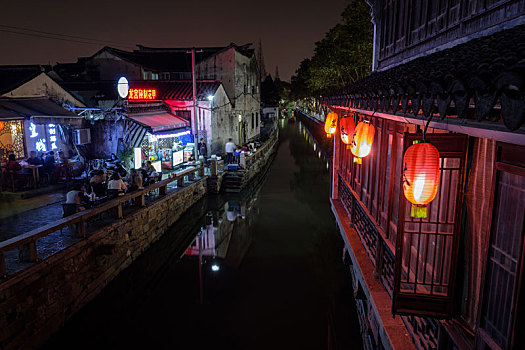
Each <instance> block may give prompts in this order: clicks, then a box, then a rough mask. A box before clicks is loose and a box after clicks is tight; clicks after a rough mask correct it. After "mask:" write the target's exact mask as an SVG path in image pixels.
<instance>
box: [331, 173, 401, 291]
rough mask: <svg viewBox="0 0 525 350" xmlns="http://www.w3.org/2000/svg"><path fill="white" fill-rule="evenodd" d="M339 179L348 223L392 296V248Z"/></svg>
mask: <svg viewBox="0 0 525 350" xmlns="http://www.w3.org/2000/svg"><path fill="white" fill-rule="evenodd" d="M338 178H339V197H340V199H341V202H342V203H343V205H344V207H345V208H346V211H347V212H348V215H349V216H350V221H351V223H352V224H353V225H354V228H355V230H356V231H357V234H358V235H359V238H360V240H361V242H362V243H363V246H364V247H365V249H366V251H367V253H368V256H369V257H370V260H372V262H373V263H374V265H375V275H376V278H378V279H379V280H380V281H381V283H382V284H383V285H384V286H385V289H386V290H387V292H388V294H390V296H392V293H393V290H394V265H395V255H394V251H395V250H394V246H393V245H392V243H391V242H390V241H389V240H388V239H387V238H386V236H385V235H384V233H383V232H381V230H380V229H378V227H379V225H377V223H375V222H374V220H373V219H372V216H371V215H370V213H369V212H368V208H367V207H366V206H365V205H364V204H363V203H362V202H361V201H360V200H359V197H358V196H357V194H356V193H355V192H354V190H353V189H352V188H351V187H350V186H349V185H348V184H347V183H346V181H345V180H344V179H343V178H342V177H341V176H338Z"/></svg>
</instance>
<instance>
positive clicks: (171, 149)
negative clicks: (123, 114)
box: [128, 111, 194, 172]
mask: <svg viewBox="0 0 525 350" xmlns="http://www.w3.org/2000/svg"><path fill="white" fill-rule="evenodd" d="M128 118H129V119H130V120H132V121H133V123H135V124H136V125H137V126H140V127H141V128H142V130H139V131H137V132H138V133H141V134H142V135H143V136H142V140H141V141H140V142H136V143H135V146H134V147H133V158H134V159H133V166H134V168H136V169H138V168H140V167H141V166H142V164H143V162H145V161H148V160H149V161H151V163H152V165H153V167H154V168H155V169H156V170H157V171H159V172H160V171H162V169H164V170H172V169H174V168H175V167H177V166H180V165H181V164H182V163H185V162H187V161H188V160H189V159H190V156H191V155H192V153H193V150H194V143H193V136H192V135H191V129H190V125H189V122H188V121H186V120H184V119H182V118H180V117H178V116H176V115H173V114H171V113H168V112H166V111H155V112H146V113H140V114H129V115H128Z"/></svg>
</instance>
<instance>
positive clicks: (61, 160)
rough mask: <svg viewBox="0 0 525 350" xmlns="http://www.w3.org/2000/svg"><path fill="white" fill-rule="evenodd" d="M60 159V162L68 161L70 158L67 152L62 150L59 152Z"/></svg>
mask: <svg viewBox="0 0 525 350" xmlns="http://www.w3.org/2000/svg"><path fill="white" fill-rule="evenodd" d="M58 159H59V160H60V163H67V162H68V159H67V157H66V155H65V153H64V152H62V151H59V152H58Z"/></svg>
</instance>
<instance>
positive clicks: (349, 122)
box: [339, 117, 355, 149]
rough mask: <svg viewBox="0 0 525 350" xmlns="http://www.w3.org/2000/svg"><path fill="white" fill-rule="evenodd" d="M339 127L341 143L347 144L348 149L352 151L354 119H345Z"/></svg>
mask: <svg viewBox="0 0 525 350" xmlns="http://www.w3.org/2000/svg"><path fill="white" fill-rule="evenodd" d="M339 125H340V128H341V141H343V143H344V144H346V149H350V142H351V141H352V136H353V135H354V130H355V123H354V118H352V117H347V118H343V119H341V123H340V124H339Z"/></svg>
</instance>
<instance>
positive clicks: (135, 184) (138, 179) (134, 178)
mask: <svg viewBox="0 0 525 350" xmlns="http://www.w3.org/2000/svg"><path fill="white" fill-rule="evenodd" d="M126 180H127V184H128V192H131V191H136V190H138V189H139V188H141V187H142V176H140V174H139V173H138V172H137V170H136V169H131V170H130V171H129V175H128V178H127V179H126Z"/></svg>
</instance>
